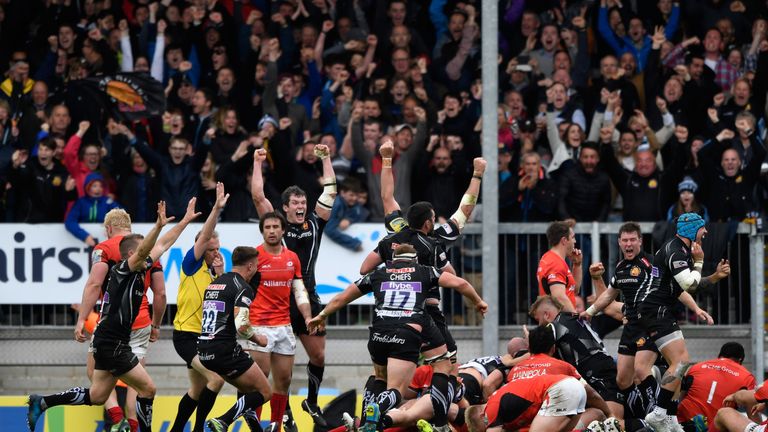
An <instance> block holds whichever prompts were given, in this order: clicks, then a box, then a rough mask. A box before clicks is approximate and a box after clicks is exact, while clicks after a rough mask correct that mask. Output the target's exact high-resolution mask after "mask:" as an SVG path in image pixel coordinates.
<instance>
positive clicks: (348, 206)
mask: <svg viewBox="0 0 768 432" xmlns="http://www.w3.org/2000/svg"><path fill="white" fill-rule="evenodd" d="M363 192H364V191H363V187H362V185H361V184H360V181H359V180H357V179H356V178H352V177H350V178H347V179H346V180H344V181H343V182H341V184H340V185H339V196H337V197H336V201H335V202H334V203H333V209H332V210H331V218H330V219H328V224H327V225H326V226H325V231H324V232H325V235H327V236H328V237H330V238H331V240H333V241H335V242H336V243H338V244H340V245H341V246H343V247H345V248H347V249H349V250H352V251H356V252H359V251H361V250H363V243H362V242H361V241H360V240H359V239H356V238H354V237H352V236H351V235H349V234H345V233H344V232H343V231H346V229H347V228H349V226H350V225H352V224H353V223H358V222H365V221H366V220H367V219H368V210H367V209H366V208H365V207H363V204H360V201H359V199H358V197H359V194H361V193H363Z"/></svg>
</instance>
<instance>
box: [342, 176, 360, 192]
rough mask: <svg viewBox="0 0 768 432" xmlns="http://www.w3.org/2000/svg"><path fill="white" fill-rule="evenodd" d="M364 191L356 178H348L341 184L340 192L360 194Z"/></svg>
mask: <svg viewBox="0 0 768 432" xmlns="http://www.w3.org/2000/svg"><path fill="white" fill-rule="evenodd" d="M362 190H363V186H362V185H361V184H360V180H358V179H356V178H354V177H347V178H345V179H344V181H343V182H341V183H339V192H346V191H352V192H356V193H360V192H362Z"/></svg>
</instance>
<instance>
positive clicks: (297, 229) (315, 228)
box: [251, 144, 336, 427]
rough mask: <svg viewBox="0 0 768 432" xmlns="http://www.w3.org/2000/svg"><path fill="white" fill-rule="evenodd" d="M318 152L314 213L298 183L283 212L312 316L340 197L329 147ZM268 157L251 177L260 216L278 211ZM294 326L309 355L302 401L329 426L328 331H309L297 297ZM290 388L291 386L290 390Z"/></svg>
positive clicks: (286, 195)
mask: <svg viewBox="0 0 768 432" xmlns="http://www.w3.org/2000/svg"><path fill="white" fill-rule="evenodd" d="M315 155H317V157H318V158H320V160H321V161H322V164H323V184H324V186H323V193H322V195H320V198H318V200H317V204H316V205H315V209H314V212H313V213H312V214H310V215H307V214H306V212H307V194H306V193H305V192H304V191H303V190H301V189H300V188H299V187H297V186H291V187H289V188H287V189H286V190H285V191H283V194H282V201H283V212H284V213H285V217H286V219H287V221H288V226H287V228H286V233H285V245H286V246H287V247H288V249H290V250H291V251H293V252H295V253H296V254H297V255H298V256H299V260H300V261H301V268H302V269H304V274H303V276H304V285H305V287H306V290H307V293H308V295H309V304H310V307H311V309H312V315H314V314H316V313H318V312H319V311H320V309H322V305H321V304H320V297H319V296H318V295H317V292H316V291H315V284H316V281H315V264H316V263H317V254H318V252H319V250H320V241H321V240H322V235H323V228H325V224H326V223H327V222H328V219H329V218H330V217H331V209H332V208H333V201H334V200H335V199H336V176H335V175H334V172H333V165H332V163H331V159H330V157H329V156H330V153H329V150H328V147H327V146H325V145H323V144H319V145H316V146H315ZM266 158H267V152H266V150H264V149H259V150H256V151H255V152H254V155H253V177H252V179H251V197H252V198H253V204H254V206H255V207H256V211H257V213H258V214H259V218H263V217H264V215H266V214H267V213H271V212H273V211H274V208H273V207H272V203H270V202H269V200H267V198H266V196H265V195H264V177H263V175H262V171H261V166H262V164H263V163H264V161H265V160H266ZM290 307H291V315H290V317H291V325H292V327H293V332H294V333H295V334H297V335H298V336H299V340H300V341H301V344H302V345H304V349H305V350H306V351H307V355H308V356H309V363H307V377H308V391H307V398H306V399H305V400H304V401H303V402H302V403H301V407H302V409H303V410H304V411H306V412H308V413H309V414H310V415H311V416H312V420H313V421H314V422H315V423H317V424H318V425H319V426H321V427H324V426H326V422H325V419H324V418H323V416H322V411H321V410H320V408H319V407H318V406H317V394H318V392H319V390H320V383H321V382H322V381H323V373H324V371H325V332H324V331H321V332H318V333H316V334H309V332H308V331H307V328H306V324H305V322H304V317H303V315H302V314H301V313H300V311H299V309H298V307H297V305H296V302H295V300H293V299H292V300H291V306H290ZM286 391H287V389H286ZM289 410H290V407H289Z"/></svg>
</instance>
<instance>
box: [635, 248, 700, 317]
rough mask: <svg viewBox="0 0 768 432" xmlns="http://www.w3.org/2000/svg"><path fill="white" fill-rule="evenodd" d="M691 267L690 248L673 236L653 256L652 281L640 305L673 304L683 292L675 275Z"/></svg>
mask: <svg viewBox="0 0 768 432" xmlns="http://www.w3.org/2000/svg"><path fill="white" fill-rule="evenodd" d="M692 269H693V258H692V257H691V248H690V247H688V246H687V245H686V244H685V243H684V242H683V240H682V239H681V238H680V237H677V236H675V237H674V238H672V239H671V240H669V241H668V242H666V243H664V245H662V246H661V249H659V250H658V251H657V252H656V255H654V257H653V268H652V270H651V276H653V282H652V283H651V285H650V286H649V287H648V290H647V291H646V293H645V295H644V297H643V300H642V305H643V306H645V305H651V306H673V305H675V304H676V303H677V298H678V297H680V294H682V293H683V288H681V287H680V284H678V283H677V281H676V280H675V275H676V274H678V273H680V272H682V271H684V270H692Z"/></svg>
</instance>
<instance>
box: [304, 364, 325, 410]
mask: <svg viewBox="0 0 768 432" xmlns="http://www.w3.org/2000/svg"><path fill="white" fill-rule="evenodd" d="M324 372H325V366H317V365H314V364H312V363H311V362H308V363H307V378H308V381H309V382H308V385H307V387H308V388H307V400H308V401H309V403H311V404H312V405H317V393H318V392H320V383H321V382H323V373H324Z"/></svg>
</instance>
